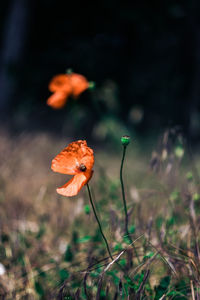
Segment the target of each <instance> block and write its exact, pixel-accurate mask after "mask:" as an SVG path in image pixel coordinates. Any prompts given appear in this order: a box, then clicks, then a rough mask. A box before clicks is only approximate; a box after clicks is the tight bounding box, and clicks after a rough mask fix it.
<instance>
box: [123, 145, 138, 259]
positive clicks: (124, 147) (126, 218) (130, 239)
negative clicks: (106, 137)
mask: <svg viewBox="0 0 200 300" xmlns="http://www.w3.org/2000/svg"><path fill="white" fill-rule="evenodd" d="M126 147H127V146H126V145H123V154H122V160H121V167H120V182H121V189H122V200H123V204H124V214H125V224H124V227H125V233H126V236H127V237H128V239H129V241H130V243H131V244H132V245H133V248H134V251H135V255H136V257H137V260H138V262H139V263H140V259H139V257H138V254H137V250H136V248H135V245H134V243H133V240H132V238H131V236H130V233H129V230H128V211H127V205H126V197H125V190H124V182H123V166H124V159H125V155H126Z"/></svg>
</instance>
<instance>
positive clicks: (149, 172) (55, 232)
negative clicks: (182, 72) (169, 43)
mask: <svg viewBox="0 0 200 300" xmlns="http://www.w3.org/2000/svg"><path fill="white" fill-rule="evenodd" d="M120 138H121V137H120V136H119V147H118V148H117V150H116V151H115V147H113V148H112V147H108V148H106V147H107V146H105V148H104V147H102V145H101V146H98V147H97V146H95V144H94V143H93V144H92V145H90V144H89V143H88V144H89V146H90V147H91V148H92V149H93V150H94V155H95V167H94V174H93V177H92V179H91V180H90V182H89V185H90V188H91V191H92V197H93V201H94V203H95V207H96V210H97V214H98V217H99V219H100V221H101V226H102V228H103V232H104V234H105V236H106V238H107V241H108V244H109V247H110V249H111V252H112V256H113V259H114V260H113V261H112V260H111V258H110V257H109V255H108V252H107V249H106V246H105V243H104V241H103V239H102V236H101V234H100V231H99V227H98V224H97V223H96V220H95V218H94V214H93V211H92V209H91V206H90V202H89V198H88V193H87V189H86V187H83V188H82V190H81V192H80V193H79V194H78V195H77V196H75V197H72V198H69V197H63V196H61V195H58V194H57V193H56V188H57V187H59V186H60V185H63V184H64V183H65V182H67V180H68V176H66V175H61V174H58V173H54V172H52V171H51V168H50V166H51V160H52V159H53V158H54V157H55V156H56V155H57V154H58V153H59V152H60V151H61V150H62V149H63V148H64V147H66V146H67V144H68V143H70V142H71V140H70V139H69V140H66V139H64V138H59V137H56V136H55V135H50V134H48V133H46V132H35V133H33V132H32V133H30V132H24V133H21V134H19V135H17V136H16V135H12V134H10V133H9V132H8V131H6V130H5V131H3V130H2V131H1V133H0V162H1V163H0V206H1V209H0V224H1V227H0V228H1V230H0V237H1V244H0V263H1V264H0V299H6V300H8V299H9V300H12V299H44V300H46V299H47V300H49V299H106V300H107V299H108V300H109V299H176V300H178V299H179V300H180V299H192V300H195V299H196V300H198V299H200V297H199V294H200V286H199V283H200V273H199V270H200V268H199V267H200V265H199V264H200V253H199V217H198V214H199V211H200V194H199V192H200V191H199V177H198V169H199V168H198V163H199V160H198V156H197V157H196V156H194V155H193V154H192V153H191V149H190V148H189V147H188V145H187V143H186V142H185V140H184V139H183V137H182V136H181V134H180V133H179V132H177V131H176V130H169V131H166V132H165V133H163V135H162V136H161V137H160V138H159V139H158V140H154V141H152V142H151V143H147V144H148V145H143V144H140V142H139V141H137V140H136V141H135V140H134V138H133V140H131V142H130V145H129V146H128V147H127V151H126V157H125V161H124V168H123V183H124V187H125V195H126V201H127V209H128V219H129V227H128V231H129V236H130V238H131V240H132V242H130V238H129V236H127V234H126V231H125V230H124V222H125V214H124V208H123V202H122V191H121V183H120V176H119V175H120V165H121V157H122V146H121V145H120ZM120 146H121V148H120ZM118 149H120V150H121V151H118Z"/></svg>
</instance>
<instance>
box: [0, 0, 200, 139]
mask: <svg viewBox="0 0 200 300" xmlns="http://www.w3.org/2000/svg"><path fill="white" fill-rule="evenodd" d="M199 6H200V4H199V2H198V1H192V0H191V1H186V0H185V1H174V0H172V1H169V0H168V1H164V0H163V1H160V0H154V1H149V0H146V1H144V0H140V1H117V0H115V1H112V0H102V1H91V2H87V3H86V2H85V1H55V0H54V1H53V0H48V1H47V0H40V1H39V0H10V1H2V2H1V4H0V109H1V122H2V123H3V125H4V126H8V127H9V128H11V129H12V130H16V131H21V130H26V129H28V130H29V129H30V130H36V129H37V130H38V129H39V130H40V129H42V130H50V131H55V132H62V133H64V134H66V132H67V133H68V134H69V132H70V134H73V133H74V132H75V133H76V134H79V132H80V133H81V134H83V128H84V131H85V132H86V134H88V135H89V134H91V133H92V132H93V131H94V128H96V127H98V126H100V127H101V126H105V127H106V126H108V125H107V124H114V125H113V126H114V130H115V125H116V124H118V125H119V126H120V124H123V126H125V127H126V128H128V130H130V131H134V132H136V133H138V134H150V133H152V132H155V131H157V130H160V129H162V128H166V127H168V126H174V125H180V127H181V128H182V129H183V130H184V132H185V133H186V134H187V135H190V136H191V137H192V139H193V140H194V141H197V140H198V138H199V135H200V115H199V113H200V112H199V97H200V16H199V15H200V11H199ZM68 68H72V69H73V70H74V72H77V73H80V74H83V75H85V76H86V77H87V78H88V80H90V81H95V83H96V89H95V90H93V91H86V92H84V93H83V95H81V97H80V98H79V100H77V101H76V103H75V101H69V104H67V105H66V107H65V108H64V109H63V110H62V111H54V110H52V109H51V108H50V107H47V106H46V99H47V98H48V97H49V96H50V92H49V91H48V83H49V81H50V80H51V78H52V77H53V76H54V75H56V74H59V73H64V72H65V71H66V69H68ZM111 100H112V101H111ZM63 120H65V122H63ZM63 123H64V125H63ZM98 124H101V125H98ZM102 124H103V125H102ZM109 126H111V125H109ZM95 130H96V129H95ZM98 130H99V129H98ZM98 130H97V131H98Z"/></svg>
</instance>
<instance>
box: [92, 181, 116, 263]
mask: <svg viewBox="0 0 200 300" xmlns="http://www.w3.org/2000/svg"><path fill="white" fill-rule="evenodd" d="M87 189H88V194H89V199H90V203H91V206H92V209H93V212H94V215H95V218H96V221H97V223H98V225H99V230H100V232H101V235H102V238H103V239H104V242H105V244H106V248H107V250H108V253H109V256H110V258H111V259H112V260H113V257H112V254H111V251H110V248H109V245H108V242H107V239H106V237H105V235H104V233H103V230H102V227H101V223H100V221H99V218H98V216H97V213H96V210H95V206H94V203H93V201H92V195H91V192H90V187H89V185H88V183H87Z"/></svg>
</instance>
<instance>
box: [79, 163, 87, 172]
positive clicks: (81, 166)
mask: <svg viewBox="0 0 200 300" xmlns="http://www.w3.org/2000/svg"><path fill="white" fill-rule="evenodd" d="M79 169H80V171H82V172H84V171H85V170H86V166H85V165H84V164H80V167H79Z"/></svg>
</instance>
